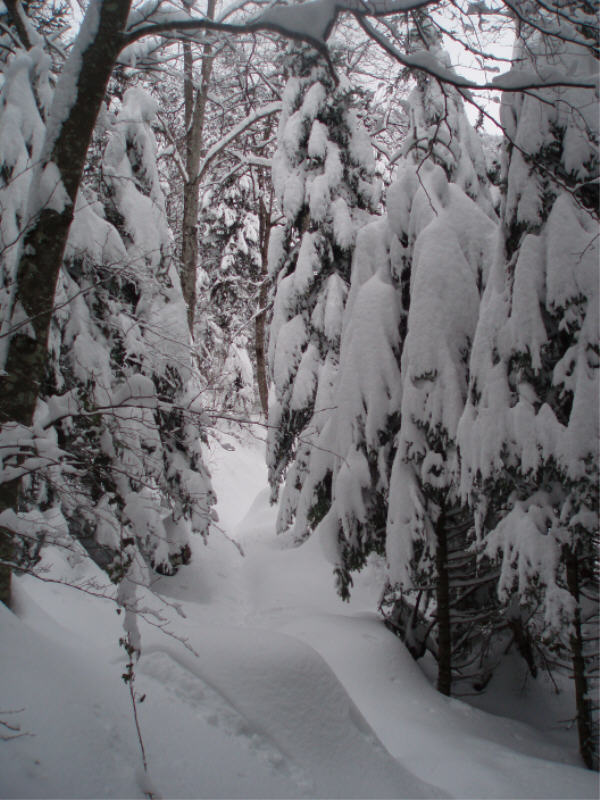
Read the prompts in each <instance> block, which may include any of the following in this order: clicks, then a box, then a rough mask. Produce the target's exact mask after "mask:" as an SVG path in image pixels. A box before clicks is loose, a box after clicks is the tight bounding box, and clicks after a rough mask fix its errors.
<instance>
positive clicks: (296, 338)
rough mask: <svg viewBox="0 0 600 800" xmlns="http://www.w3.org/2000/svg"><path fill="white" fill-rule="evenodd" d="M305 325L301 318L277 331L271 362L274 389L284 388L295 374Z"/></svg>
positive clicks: (300, 356)
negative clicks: (273, 355)
mask: <svg viewBox="0 0 600 800" xmlns="http://www.w3.org/2000/svg"><path fill="white" fill-rule="evenodd" d="M306 341H307V331H306V323H305V321H304V319H303V318H302V317H301V316H296V317H294V318H293V319H291V320H290V321H289V322H286V323H285V325H283V326H282V327H281V328H280V330H279V335H278V337H277V343H276V346H275V357H274V360H273V380H274V381H275V386H276V387H279V386H281V387H285V386H287V385H288V384H289V383H290V379H291V376H292V375H293V374H294V373H295V372H296V370H297V368H298V365H299V363H300V360H301V358H302V350H303V348H304V346H305V345H306Z"/></svg>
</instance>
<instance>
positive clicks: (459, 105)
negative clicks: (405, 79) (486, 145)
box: [403, 43, 494, 216]
mask: <svg viewBox="0 0 600 800" xmlns="http://www.w3.org/2000/svg"><path fill="white" fill-rule="evenodd" d="M429 52H430V53H431V54H432V55H434V56H435V58H436V60H437V62H438V63H442V64H445V65H446V69H447V70H448V71H449V72H450V73H454V70H453V69H452V68H451V67H450V59H449V56H448V54H447V53H446V52H445V51H444V50H443V49H442V48H441V47H440V46H439V44H438V43H433V44H432V45H431V46H430V50H429ZM422 55H428V53H423V54H422ZM408 103H409V107H410V131H409V135H408V136H407V138H406V140H405V142H404V143H403V152H404V153H405V154H406V155H407V156H409V157H410V159H411V160H412V161H413V162H414V163H417V164H419V163H421V162H425V161H432V162H434V163H436V164H439V165H440V166H442V167H443V169H444V171H445V172H446V175H447V177H448V179H449V180H451V181H452V182H454V183H456V184H458V185H459V186H460V187H461V189H463V190H464V191H465V192H466V194H467V195H469V197H471V198H472V199H474V200H477V202H478V204H479V206H480V207H481V208H482V209H483V210H484V211H485V212H486V213H487V214H489V215H490V216H494V214H493V210H492V202H491V196H490V192H489V186H488V181H487V177H486V164H485V156H484V153H483V148H482V145H481V140H480V138H479V136H478V135H477V134H476V132H475V130H474V129H473V126H472V125H471V124H470V122H469V121H468V119H467V116H466V114H465V109H464V103H463V99H462V97H461V96H460V94H459V93H458V91H457V90H456V89H455V88H454V87H452V86H450V85H448V84H441V83H440V82H439V81H438V80H436V79H435V78H433V77H430V76H427V75H425V74H422V75H420V76H419V78H418V80H417V87H416V88H415V89H413V91H412V92H411V94H410V96H409V99H408Z"/></svg>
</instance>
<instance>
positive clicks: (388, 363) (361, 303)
mask: <svg viewBox="0 0 600 800" xmlns="http://www.w3.org/2000/svg"><path fill="white" fill-rule="evenodd" d="M399 320H400V310H399V308H398V298H397V295H396V292H395V290H394V288H393V286H392V285H391V284H390V282H389V279H388V278H386V275H385V272H384V271H382V270H380V271H378V272H377V273H376V274H375V275H373V277H371V278H370V279H369V280H368V281H366V283H364V284H363V285H362V287H361V288H360V291H359V292H358V294H357V297H356V300H355V301H354V304H353V307H352V325H351V326H349V327H348V328H347V330H346V333H345V335H344V340H343V344H342V353H341V363H340V379H339V385H338V389H337V394H336V400H337V405H338V413H337V416H336V447H335V450H336V452H337V453H340V455H342V456H344V455H345V454H346V453H347V452H348V451H349V450H350V449H352V448H353V447H354V442H355V441H356V440H357V433H358V431H357V426H358V425H359V424H360V425H361V426H362V427H364V432H365V433H364V435H365V442H366V446H367V448H368V449H376V448H377V445H378V435H379V433H380V432H381V431H383V430H385V427H386V423H387V416H388V415H389V414H390V413H391V412H392V411H393V410H394V409H395V408H396V407H397V405H396V404H397V403H398V402H399V390H400V371H399V368H398V363H397V358H396V355H395V354H394V346H395V343H396V336H397V331H398V325H399ZM359 421H360V423H359Z"/></svg>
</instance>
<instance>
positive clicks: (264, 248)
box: [254, 181, 273, 419]
mask: <svg viewBox="0 0 600 800" xmlns="http://www.w3.org/2000/svg"><path fill="white" fill-rule="evenodd" d="M261 183H262V181H261ZM261 189H264V187H262V186H261ZM272 199H273V195H272V190H271V197H270V198H269V207H268V208H267V206H266V204H265V202H264V200H263V198H262V197H260V198H259V201H258V223H259V241H260V262H261V278H262V283H261V285H260V293H259V296H258V308H259V313H258V314H257V315H256V324H255V338H254V349H255V352H256V382H257V383H258V396H259V397H260V405H261V408H262V412H263V414H264V415H265V419H266V417H267V415H268V413H269V384H268V380H267V355H266V349H265V345H266V327H267V311H266V306H267V300H268V296H269V286H268V252H269V238H270V235H271V210H272V209H271V205H272Z"/></svg>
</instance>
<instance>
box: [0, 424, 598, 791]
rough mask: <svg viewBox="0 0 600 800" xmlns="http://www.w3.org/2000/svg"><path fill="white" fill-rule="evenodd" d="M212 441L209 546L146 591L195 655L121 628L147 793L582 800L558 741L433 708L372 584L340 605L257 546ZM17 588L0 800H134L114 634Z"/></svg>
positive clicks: (304, 572) (265, 546)
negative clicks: (131, 657) (128, 651)
mask: <svg viewBox="0 0 600 800" xmlns="http://www.w3.org/2000/svg"><path fill="white" fill-rule="evenodd" d="M219 439H220V442H215V443H214V444H213V446H212V456H210V455H209V459H208V461H209V465H210V468H211V470H212V473H213V482H214V485H215V489H216V491H217V495H218V497H219V506H218V511H219V515H220V522H219V527H220V528H222V531H223V533H224V534H225V535H223V533H221V532H219V530H218V529H217V528H215V530H214V531H213V532H212V534H211V537H210V538H209V540H208V544H207V546H206V547H205V546H204V545H202V544H201V543H198V544H197V545H196V548H195V553H194V559H193V561H192V563H191V564H190V565H189V566H187V567H184V568H182V569H181V570H180V572H179V573H178V574H177V576H175V577H173V578H169V579H165V578H160V579H158V580H157V582H156V585H155V587H154V588H155V589H156V590H157V591H158V592H160V593H161V594H162V595H163V596H164V598H165V599H166V600H167V601H168V602H173V601H174V602H177V603H179V604H180V605H181V611H182V612H183V613H184V614H185V618H181V617H180V616H178V615H176V614H175V613H174V612H173V613H171V610H170V609H169V607H168V606H166V607H165V608H166V611H167V612H168V613H169V615H170V616H171V617H172V621H171V629H172V631H173V632H174V633H175V634H176V635H177V636H179V637H182V638H183V639H186V640H187V641H188V642H189V644H190V645H191V647H192V648H193V649H194V650H195V651H196V653H197V655H194V654H193V653H192V652H189V650H187V649H186V648H185V647H184V646H182V644H181V643H180V642H178V641H177V640H176V639H173V638H169V637H166V636H165V635H164V634H163V633H161V632H160V631H159V630H157V629H156V628H155V627H152V626H151V625H148V624H147V623H145V622H142V623H141V626H140V627H141V631H142V656H141V658H140V660H139V662H138V664H137V666H136V676H137V677H136V691H137V692H138V696H141V694H142V693H144V694H146V695H147V699H146V700H145V702H144V703H143V704H142V703H140V704H139V706H138V708H139V713H140V719H141V725H142V731H143V735H144V741H145V745H146V750H147V753H148V761H149V765H150V772H151V774H152V778H153V781H154V782H155V783H156V784H157V785H158V786H159V789H160V791H161V792H162V793H163V794H164V796H166V797H214V798H218V797H231V798H233V797H240V798H241V797H245V798H260V797H263V798H268V797H279V798H293V797H314V798H318V797H347V798H350V797H363V798H366V797H396V798H399V797H413V798H416V797H429V798H433V797H450V796H453V797H464V798H467V797H473V798H475V797H479V798H484V797H487V798H493V797H514V798H517V797H523V798H525V797H530V798H534V797H540V798H541V797H595V796H596V778H595V776H594V775H593V774H591V773H589V772H587V771H586V770H584V769H582V768H581V767H579V766H578V764H579V762H578V760H577V755H576V751H575V749H574V748H573V746H572V742H571V743H570V744H569V745H568V746H566V747H565V744H564V741H562V742H559V743H557V742H556V741H554V740H553V739H552V737H551V736H547V735H541V734H540V732H539V731H537V730H536V729H535V728H534V727H532V726H531V725H527V724H524V723H523V722H518V721H515V720H512V719H507V718H504V717H496V716H490V715H489V714H487V713H485V712H484V711H481V710H479V709H477V708H474V707H473V706H471V705H467V704H465V703H462V702H460V701H459V700H456V699H450V698H446V697H442V696H441V695H439V694H438V693H437V692H436V691H435V690H434V689H433V688H432V686H431V684H430V682H429V680H428V678H427V677H426V676H425V675H424V673H423V671H422V669H421V667H420V666H419V665H418V664H416V663H415V662H414V661H413V660H412V658H411V657H410V656H409V655H408V653H407V651H406V650H405V649H404V647H403V646H402V645H401V644H400V643H399V642H398V640H397V639H395V638H394V637H392V636H391V635H390V634H389V632H388V631H387V630H386V629H385V627H384V626H383V625H382V623H381V621H380V619H379V618H378V616H377V615H376V613H374V612H375V609H376V607H377V599H378V598H377V593H378V590H379V589H378V587H379V585H380V580H378V575H377V570H378V569H380V568H378V567H377V565H376V564H372V565H371V567H369V568H368V569H367V570H366V574H365V575H364V576H363V575H361V576H359V577H358V579H357V581H356V587H355V590H354V593H353V598H352V600H351V603H350V604H349V605H347V604H344V603H342V602H341V601H340V600H339V598H338V597H337V595H336V594H335V590H334V584H333V576H332V567H331V565H330V564H328V563H327V562H326V559H325V558H324V555H323V552H322V550H321V548H322V545H321V543H320V542H319V541H318V540H317V538H316V537H312V538H311V539H310V540H309V541H308V542H307V543H306V544H304V545H303V546H302V547H301V548H299V549H292V548H289V543H287V542H286V540H285V537H276V536H275V533H274V523H275V514H276V510H275V509H274V508H271V507H269V505H268V490H267V489H266V488H265V482H266V470H265V467H264V465H263V453H262V447H261V444H260V442H251V441H249V440H248V437H247V436H245V437H244V439H243V440H242V441H237V440H236V439H235V438H234V437H232V436H231V435H230V434H227V433H224V432H221V433H220V434H219ZM232 447H233V448H234V449H230V448H232ZM211 460H212V463H210V462H211ZM232 540H233V541H235V542H237V543H238V544H239V545H240V546H241V547H242V548H243V550H244V552H245V556H244V557H243V558H242V557H241V555H240V553H239V552H238V550H237V549H236V546H235V545H234V544H233V541H232ZM57 558H59V557H58V556H57ZM59 560H60V558H59ZM69 568H72V578H73V579H76V578H77V577H81V576H83V575H85V567H84V566H82V565H81V564H79V565H75V566H74V567H70V566H69V564H68V563H67V561H66V560H65V561H64V563H59V565H58V567H57V569H61V570H63V571H67V572H68V570H69ZM16 583H17V592H16V594H17V599H18V603H17V606H18V608H17V610H18V613H19V616H20V617H21V619H22V620H23V621H24V623H26V625H25V626H23V625H20V624H17V621H16V620H14V618H11V619H10V622H9V624H8V626H7V628H6V630H7V636H8V638H4V639H3V641H5V642H6V643H7V645H8V647H9V648H10V651H11V658H10V659H9V670H10V677H11V679H10V680H8V681H7V682H6V684H5V685H4V684H0V708H5V707H9V706H10V707H12V703H13V701H14V703H15V707H16V706H17V705H18V706H19V707H20V706H21V705H23V706H28V708H27V709H26V712H25V714H24V717H25V718H24V719H23V724H24V725H25V726H26V729H27V730H30V731H33V732H35V734H36V735H35V737H32V738H27V737H25V738H22V739H18V740H15V741H13V742H6V743H3V744H2V747H1V748H0V776H4V778H3V777H0V791H1V792H2V796H14V797H27V796H28V797H35V796H38V797H94V796H97V797H99V796H103V797H124V796H130V797H133V796H143V793H144V786H145V785H146V781H147V780H148V776H143V773H142V777H140V775H139V774H138V773H139V769H138V766H137V764H138V763H139V757H138V755H137V753H136V740H135V733H134V731H133V723H132V720H131V718H130V714H129V709H128V707H127V694H126V690H125V687H124V685H123V684H122V683H121V682H120V681H119V680H118V676H119V673H120V672H121V671H122V665H123V663H124V657H123V653H122V651H120V650H119V648H118V646H117V640H118V636H119V635H120V634H119V622H120V620H119V619H118V618H116V617H115V615H114V610H113V609H112V608H108V607H107V604H104V605H99V604H98V601H96V600H93V599H91V598H86V597H83V598H82V599H80V596H79V595H77V596H76V597H75V598H73V593H72V592H69V590H67V589H64V588H62V587H56V586H51V585H47V584H39V582H36V581H33V580H32V579H31V578H23V579H19V580H18V581H17V582H16ZM74 600H75V601H76V602H74ZM146 600H147V601H148V604H149V605H151V604H152V600H153V598H152V596H150V595H149V596H148V597H147V598H146V597H144V601H146ZM92 614H93V615H94V616H93V617H91V616H90V615H92ZM5 616H6V615H0V622H3V621H4V619H5ZM8 616H10V615H8ZM19 637H20V638H19ZM36 637H38V638H36ZM78 658H79V659H83V660H80V661H78V660H77V659H78ZM19 659H24V660H23V661H22V662H20V660H19ZM38 662H39V664H38ZM48 668H49V671H48ZM19 670H22V672H23V678H22V679H21V678H20V676H19ZM40 670H41V672H40ZM44 670H46V671H45V672H44ZM88 671H89V672H90V677H89V678H88ZM57 676H62V677H60V679H59V677H57ZM0 677H2V675H1V674H0ZM20 680H22V681H23V682H24V685H23V686H21V684H20ZM45 683H47V686H45V685H44V684H45ZM71 684H73V685H74V689H70V688H69V687H70V686H71ZM31 686H33V687H34V691H33V692H31V691H30V687H31ZM3 688H4V691H2V689H3ZM88 695H89V699H86V698H87V696H88ZM5 698H8V699H5ZM517 702H520V698H519V700H518V701H517ZM507 710H508V709H507ZM63 714H65V719H66V720H67V722H62V723H61V722H60V719H61V716H62V715H63ZM70 715H72V718H71V716H70ZM86 715H87V716H86ZM0 718H2V716H1V714H0ZM32 743H35V744H32ZM94 748H100V749H99V751H98V754H97V753H96V751H95V750H94ZM62 749H64V750H67V751H68V752H69V756H68V757H67V756H66V755H65V759H66V760H64V767H63V764H62V762H61V758H62V757H61V751H62ZM80 751H81V752H80ZM11 754H12V755H11ZM79 764H80V765H81V766H78V765H79ZM102 766H104V769H103V768H102Z"/></svg>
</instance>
